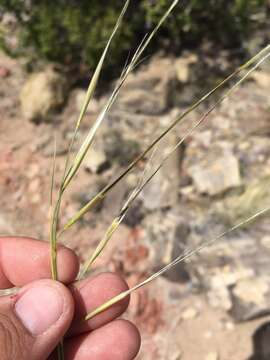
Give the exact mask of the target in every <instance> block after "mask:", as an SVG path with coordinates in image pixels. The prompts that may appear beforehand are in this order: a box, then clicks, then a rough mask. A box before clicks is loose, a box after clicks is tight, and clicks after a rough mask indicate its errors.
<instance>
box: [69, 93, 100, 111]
mask: <svg viewBox="0 0 270 360" xmlns="http://www.w3.org/2000/svg"><path fill="white" fill-rule="evenodd" d="M86 93H87V91H85V90H81V89H78V90H76V91H75V104H76V109H77V111H78V112H80V111H81V109H82V107H83V104H84V101H85V97H86ZM99 110H100V105H99V102H98V101H97V100H96V99H95V98H92V99H91V101H90V103H89V105H88V108H87V112H89V113H93V114H97V113H98V112H99Z"/></svg>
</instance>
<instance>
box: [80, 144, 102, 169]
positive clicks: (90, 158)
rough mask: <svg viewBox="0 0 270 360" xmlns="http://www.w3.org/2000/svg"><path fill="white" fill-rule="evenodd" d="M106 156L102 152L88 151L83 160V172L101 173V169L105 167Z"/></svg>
mask: <svg viewBox="0 0 270 360" xmlns="http://www.w3.org/2000/svg"><path fill="white" fill-rule="evenodd" d="M106 162H107V159H106V155H105V153H104V152H103V151H102V150H96V149H94V148H92V149H90V151H89V152H88V153H87V155H86V157H85V160H84V163H83V164H84V165H83V166H84V168H85V170H87V171H89V172H91V173H94V174H97V173H99V172H100V171H102V168H104V166H105V165H106Z"/></svg>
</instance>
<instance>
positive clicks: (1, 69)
mask: <svg viewBox="0 0 270 360" xmlns="http://www.w3.org/2000/svg"><path fill="white" fill-rule="evenodd" d="M9 75H10V70H9V69H8V68H6V67H5V66H1V65H0V78H2V79H4V78H6V77H8V76H9Z"/></svg>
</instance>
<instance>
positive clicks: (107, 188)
mask: <svg viewBox="0 0 270 360" xmlns="http://www.w3.org/2000/svg"><path fill="white" fill-rule="evenodd" d="M269 55H270V45H268V46H266V47H265V48H264V49H263V50H261V51H260V52H259V53H258V54H256V55H255V56H254V57H252V58H251V59H250V60H248V61H247V62H246V63H245V64H243V65H242V66H240V67H239V68H238V69H236V70H235V71H234V72H233V73H232V74H231V75H229V76H228V77H227V78H226V79H225V80H223V81H222V82H221V83H219V84H218V85H217V86H216V87H215V88H214V89H212V90H211V91H210V92H208V93H207V94H206V95H204V96H203V97H202V98H201V99H200V100H198V101H197V102H196V103H195V104H193V105H192V106H191V107H189V108H188V109H187V110H186V111H185V112H184V113H182V114H181V115H180V116H179V117H177V118H176V120H175V121H174V122H173V123H172V124H171V125H170V126H169V127H168V128H167V129H165V131H164V132H162V133H161V135H159V136H158V137H157V138H156V139H155V140H154V141H153V142H152V143H151V144H150V145H149V146H148V147H147V148H146V150H144V151H143V152H142V153H141V154H140V155H139V156H138V157H137V158H136V159H135V160H134V161H133V162H132V163H131V164H130V165H129V166H128V167H127V168H126V169H125V170H124V171H123V172H122V173H121V174H120V175H119V176H118V177H117V178H116V179H115V180H113V181H112V182H111V183H110V184H108V185H107V186H105V187H104V188H103V189H102V190H101V191H100V192H99V193H98V194H97V195H96V196H94V197H93V198H92V199H91V200H90V201H89V202H88V203H87V204H86V205H85V206H83V207H82V208H81V209H80V210H79V211H78V212H77V213H76V214H75V215H74V216H73V217H72V218H71V219H70V220H69V221H68V222H67V223H66V224H65V226H64V228H63V230H62V232H64V231H65V230H67V229H68V228H70V227H71V226H72V225H73V224H75V223H76V222H77V221H78V220H79V219H81V218H82V217H83V216H84V214H86V213H87V212H88V211H89V210H90V209H91V208H93V206H95V205H96V204H97V203H99V202H100V201H101V200H102V199H104V198H105V196H106V195H107V193H109V191H110V190H111V189H112V188H113V187H114V186H115V185H116V184H117V183H118V182H119V181H121V180H122V179H123V178H124V177H125V176H126V175H127V174H128V173H129V172H130V171H131V170H132V169H133V168H134V167H135V166H136V165H137V164H138V162H139V161H141V160H142V159H143V158H144V157H145V156H146V155H147V154H148V153H149V151H151V150H152V149H153V148H154V147H155V146H156V145H157V144H158V143H159V142H160V140H162V139H163V138H164V137H165V136H166V135H167V134H168V133H169V132H170V131H171V130H172V129H173V128H174V127H175V126H176V125H177V124H179V123H180V122H181V121H183V120H184V119H185V117H186V116H187V115H188V114H190V113H191V112H192V111H193V110H195V109H196V108H197V107H198V106H199V105H200V104H202V103H203V102H204V101H205V100H207V99H208V98H209V97H210V96H211V95H212V94H214V93H215V92H216V91H217V90H218V89H219V88H220V87H222V86H224V85H225V84H226V83H227V82H228V81H230V80H231V79H232V78H234V77H235V76H236V75H238V74H239V73H240V72H241V71H243V70H246V69H247V68H248V67H250V65H252V64H254V63H256V61H258V60H259V61H258V63H257V64H256V65H255V67H254V68H252V69H251V71H253V70H255V69H256V68H257V67H258V66H259V65H260V64H261V63H262V62H263V61H265V60H266V59H267V58H268V56H269ZM249 74H250V71H248V73H247V74H246V75H244V76H243V77H242V79H241V80H240V81H238V82H237V83H236V84H235V85H234V86H233V87H232V88H231V89H230V90H229V91H228V92H227V93H226V94H225V95H224V96H225V97H228V96H229V95H230V93H231V92H232V91H233V90H234V89H235V87H236V86H239V85H240V83H242V82H243V81H244V80H245V79H246V78H247V77H248V76H249ZM224 96H223V97H222V98H221V99H220V100H219V102H218V103H220V102H222V101H223V100H224ZM218 103H217V104H216V105H215V106H217V105H218ZM209 111H210V112H212V111H213V109H210V110H209ZM209 111H208V112H207V113H206V114H205V117H206V116H207V115H208V114H209ZM203 120H204V119H202V120H201V122H202V121H203ZM199 125H200V124H198V125H197V126H196V127H198V126H199ZM193 130H194V129H193ZM193 130H192V131H193ZM189 134H190V133H189ZM183 141H184V140H182V142H183ZM179 145H180V144H179ZM179 145H178V146H179ZM62 232H61V233H62Z"/></svg>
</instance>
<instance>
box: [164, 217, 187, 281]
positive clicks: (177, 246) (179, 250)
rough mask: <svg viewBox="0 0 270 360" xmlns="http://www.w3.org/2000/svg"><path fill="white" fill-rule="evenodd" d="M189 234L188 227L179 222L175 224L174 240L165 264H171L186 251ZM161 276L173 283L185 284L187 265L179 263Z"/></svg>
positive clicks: (182, 262)
mask: <svg viewBox="0 0 270 360" xmlns="http://www.w3.org/2000/svg"><path fill="white" fill-rule="evenodd" d="M189 233H190V228H189V226H188V225H187V224H186V223H184V222H180V223H178V224H177V226H176V229H175V233H174V240H173V244H172V249H171V255H170V258H168V260H167V262H168V263H169V262H171V261H173V260H174V259H176V258H177V257H178V256H180V255H181V254H184V252H185V251H186V250H187V249H188V247H189V246H188V236H189ZM163 276H164V277H165V278H166V279H168V280H170V281H173V282H178V283H179V282H180V283H182V282H186V281H189V280H190V276H189V273H188V270H187V265H186V263H185V262H184V261H181V262H179V263H178V264H176V265H175V266H173V267H172V268H171V269H170V270H168V271H166V273H164V274H163Z"/></svg>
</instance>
